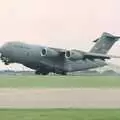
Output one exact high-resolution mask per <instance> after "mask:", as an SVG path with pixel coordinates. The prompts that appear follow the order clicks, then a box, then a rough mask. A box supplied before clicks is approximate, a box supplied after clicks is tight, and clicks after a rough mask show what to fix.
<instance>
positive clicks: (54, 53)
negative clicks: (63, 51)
mask: <svg viewBox="0 0 120 120" xmlns="http://www.w3.org/2000/svg"><path fill="white" fill-rule="evenodd" d="M58 55H59V53H58V52H57V51H55V50H54V49H52V48H43V49H42V50H41V56H47V57H57V56H58Z"/></svg>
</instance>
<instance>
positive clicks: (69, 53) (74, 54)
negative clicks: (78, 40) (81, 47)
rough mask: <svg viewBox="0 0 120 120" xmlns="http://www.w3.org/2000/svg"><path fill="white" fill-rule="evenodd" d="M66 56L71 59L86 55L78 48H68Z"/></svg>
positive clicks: (78, 58)
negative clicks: (77, 49)
mask: <svg viewBox="0 0 120 120" xmlns="http://www.w3.org/2000/svg"><path fill="white" fill-rule="evenodd" d="M65 58H67V59H70V60H80V59H83V58H84V55H83V53H82V52H80V51H76V50H70V51H69V50H67V51H66V52H65Z"/></svg>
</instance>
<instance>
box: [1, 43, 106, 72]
mask: <svg viewBox="0 0 120 120" xmlns="http://www.w3.org/2000/svg"><path fill="white" fill-rule="evenodd" d="M43 48H45V47H44V46H39V45H31V44H24V43H21V42H9V43H7V44H5V45H3V46H2V48H1V53H2V55H3V56H4V57H6V58H8V60H9V63H20V64H23V65H24V66H26V67H29V68H31V69H34V70H38V69H41V70H47V71H48V72H56V73H57V71H58V72H59V71H65V72H73V71H81V70H86V69H91V68H96V67H100V66H104V65H106V63H105V61H104V60H100V59H94V60H90V59H85V60H82V59H80V60H69V59H66V58H63V57H62V56H59V57H50V56H41V50H42V49H43Z"/></svg>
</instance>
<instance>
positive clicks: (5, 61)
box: [1, 55, 10, 65]
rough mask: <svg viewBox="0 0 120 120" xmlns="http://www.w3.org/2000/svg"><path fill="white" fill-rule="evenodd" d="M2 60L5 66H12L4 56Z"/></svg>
mask: <svg viewBox="0 0 120 120" xmlns="http://www.w3.org/2000/svg"><path fill="white" fill-rule="evenodd" d="M1 60H2V62H4V64H5V65H9V64H10V61H9V59H8V58H6V57H4V56H3V55H2V56H1Z"/></svg>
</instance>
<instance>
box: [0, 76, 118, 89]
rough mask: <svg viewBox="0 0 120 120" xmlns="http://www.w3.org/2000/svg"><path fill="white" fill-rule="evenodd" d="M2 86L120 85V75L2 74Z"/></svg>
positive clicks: (0, 81) (65, 86) (0, 84)
mask: <svg viewBox="0 0 120 120" xmlns="http://www.w3.org/2000/svg"><path fill="white" fill-rule="evenodd" d="M0 87H15V88H16V87H30V88H31V87H33V88H34V87H36V88H67V87H76V88H79V87H92V88H93V87H94V88H98V87H118V88H119V87H120V77H119V76H11V75H8V76H0Z"/></svg>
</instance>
